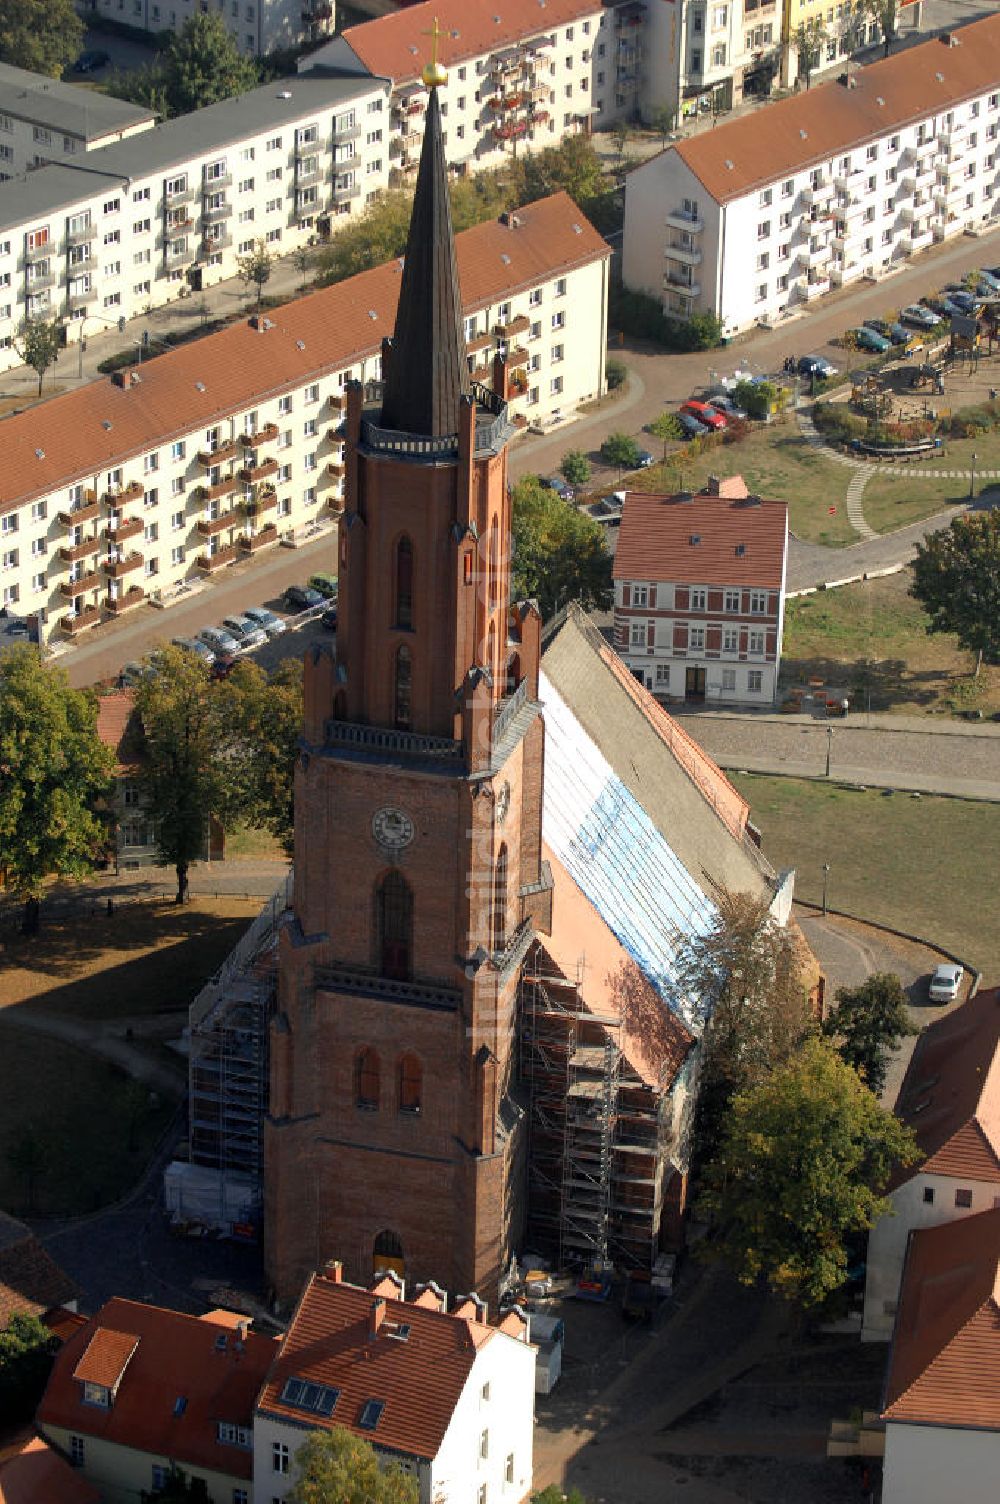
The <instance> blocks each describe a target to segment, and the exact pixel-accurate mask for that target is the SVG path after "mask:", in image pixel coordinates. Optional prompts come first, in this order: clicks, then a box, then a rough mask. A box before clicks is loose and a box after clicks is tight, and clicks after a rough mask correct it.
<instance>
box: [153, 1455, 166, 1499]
mask: <svg viewBox="0 0 1000 1504" xmlns="http://www.w3.org/2000/svg"><path fill="white" fill-rule="evenodd" d="M169 1476H170V1469H169V1467H167V1465H166V1463H164V1462H154V1463H153V1491H154V1493H158V1492H159V1491H160V1489H163V1488H166V1486H167V1480H168V1479H169Z"/></svg>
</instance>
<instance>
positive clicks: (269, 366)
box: [0, 194, 610, 640]
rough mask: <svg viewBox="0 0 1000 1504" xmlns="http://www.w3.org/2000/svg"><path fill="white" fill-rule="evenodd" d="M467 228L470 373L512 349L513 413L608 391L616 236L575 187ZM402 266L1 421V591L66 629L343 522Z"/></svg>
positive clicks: (464, 260)
mask: <svg viewBox="0 0 1000 1504" xmlns="http://www.w3.org/2000/svg"><path fill="white" fill-rule="evenodd" d="M456 240H457V255H458V266H459V275H460V279H461V282H462V287H463V293H464V303H465V324H466V331H467V339H468V342H469V354H468V360H469V368H470V372H471V374H472V376H473V377H474V378H475V379H477V380H484V381H487V382H488V381H489V379H490V373H491V369H492V361H493V358H494V355H495V354H496V353H503V354H505V356H506V359H507V364H508V367H509V369H510V373H511V380H512V383H513V386H514V390H513V391H512V394H511V398H510V406H511V412H512V414H513V416H514V422H515V423H516V425H517V426H518V427H520V428H524V427H526V426H528V424H529V423H531V424H539V425H543V426H544V425H545V424H546V423H547V422H548V421H550V420H552V419H554V418H556V417H559V416H564V415H566V414H567V413H569V412H571V411H572V410H573V409H574V408H575V407H576V406H577V405H578V404H579V403H581V402H583V401H587V400H589V399H590V398H592V397H596V396H598V395H599V394H600V393H601V392H602V391H603V389H604V358H605V348H606V343H607V290H608V276H609V259H610V251H609V248H608V247H607V245H606V244H605V242H604V240H603V239H602V237H601V236H599V235H598V234H597V232H596V231H595V230H594V229H593V227H592V226H591V225H590V224H589V223H588V222H587V220H585V219H584V218H583V216H582V215H581V214H580V212H579V210H578V209H577V208H576V206H575V205H574V204H573V202H572V200H571V199H569V198H568V197H567V196H566V195H565V194H555V195H553V197H552V198H549V199H542V200H539V201H538V202H537V203H535V204H529V205H527V206H526V207H525V208H524V209H522V210H520V211H519V212H518V214H517V216H515V217H514V218H513V222H511V221H510V220H508V221H507V222H500V221H492V222H490V223H488V224H484V225H479V226H476V227H475V228H474V229H471V230H467V231H465V232H463V233H462V234H461V235H459V236H458V237H457V238H456ZM399 279H400V263H399V262H398V261H394V262H391V263H389V264H388V265H386V266H382V267H378V268H376V269H375V270H373V271H370V272H364V273H362V274H361V275H360V276H358V277H354V278H351V279H350V280H349V281H346V282H342V283H339V284H337V285H336V286H334V287H330V288H326V289H323V290H322V291H320V292H315V293H311V294H309V295H307V296H306V297H304V298H300V299H297V300H296V301H294V302H293V303H289V304H286V305H285V306H284V307H282V308H280V309H276V310H274V311H273V312H272V313H271V314H270V315H268V316H267V317H266V318H261V319H259V320H258V319H256V318H254V319H250V320H248V321H247V322H245V323H241V324H238V325H233V326H230V327H229V328H228V329H224V330H222V331H220V332H219V333H217V334H213V335H209V336H207V337H206V338H205V339H203V340H200V341H197V342H194V343H192V344H188V345H185V346H183V347H181V348H180V349H178V350H176V351H172V352H171V353H169V354H167V355H163V356H160V357H158V358H155V359H153V360H150V361H147V362H144V363H143V364H142V365H141V367H139V368H137V369H134V370H132V371H130V372H128V373H122V374H119V375H117V376H115V377H112V378H107V379H104V380H102V381H98V382H94V383H90V384H88V385H85V386H83V387H81V388H79V389H78V390H76V391H74V392H69V393H66V394H65V395H63V396H60V397H56V398H53V399H52V400H51V401H49V402H47V403H44V404H42V405H41V406H38V407H35V408H31V409H28V410H27V411H25V412H23V413H20V414H16V415H13V416H11V417H9V418H7V419H5V420H4V436H5V439H6V446H5V453H6V455H7V457H8V461H7V463H6V465H5V471H4V481H3V487H2V500H0V605H2V606H4V607H6V608H7V609H8V610H9V611H11V612H13V613H16V614H19V615H22V616H35V617H36V618H39V619H40V621H41V622H42V636H43V637H44V639H45V640H48V639H49V638H50V637H51V636H52V635H53V633H55V634H61V635H63V636H69V637H71V638H73V637H76V636H77V635H78V634H79V633H80V632H82V631H85V630H86V629H87V628H89V627H91V626H95V625H97V624H98V623H99V622H101V621H103V620H107V619H109V618H113V617H118V616H119V615H121V614H122V613H123V612H126V611H128V610H131V609H134V608H136V607H141V606H142V605H144V604H145V603H146V602H147V601H149V600H151V599H152V600H154V601H156V600H159V601H163V600H166V599H169V598H170V596H171V594H172V592H173V591H175V590H176V588H177V586H179V585H180V584H182V583H183V582H184V581H185V580H189V579H205V578H211V577H212V576H214V575H216V574H217V573H218V572H219V571H220V570H222V569H224V568H225V567H226V566H228V565H230V564H233V563H236V562H237V561H241V560H244V561H245V560H252V559H253V558H254V557H255V556H256V555H257V553H258V552H260V551H261V550H263V549H266V548H268V547H270V546H274V545H276V544H277V543H279V541H281V539H282V538H289V537H291V538H294V537H296V536H299V535H301V534H302V533H303V532H305V531H307V530H309V529H312V528H315V526H316V525H317V523H318V522H320V521H321V520H323V519H324V518H325V519H328V520H330V521H332V514H336V513H338V512H339V511H340V509H341V507H342V504H343V501H342V498H343V474H344V454H343V435H342V432H341V427H340V425H341V422H342V413H343V409H344V406H345V396H344V394H345V388H346V387H347V385H348V383H349V382H351V381H360V382H362V383H363V384H367V383H369V382H371V381H376V380H378V379H379V377H380V375H381V344H382V340H383V339H384V338H386V337H389V336H391V334H392V331H393V325H394V320H395V309H396V299H397V297H398V290H399ZM258 325H259V327H257V326H258Z"/></svg>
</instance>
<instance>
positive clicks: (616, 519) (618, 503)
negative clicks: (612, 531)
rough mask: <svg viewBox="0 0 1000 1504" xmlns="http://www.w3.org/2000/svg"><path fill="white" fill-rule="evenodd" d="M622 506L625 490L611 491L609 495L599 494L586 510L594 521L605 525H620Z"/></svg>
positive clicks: (623, 504)
mask: <svg viewBox="0 0 1000 1504" xmlns="http://www.w3.org/2000/svg"><path fill="white" fill-rule="evenodd" d="M624 506H625V492H624V491H612V492H611V494H610V495H609V496H599V497H598V498H597V500H596V501H594V502H591V504H590V506H589V507H588V508H587V511H588V512H589V513H590V515H591V517H593V519H594V521H595V522H601V523H603V524H604V526H605V527H620V526H621V520H622V509H623V508H624Z"/></svg>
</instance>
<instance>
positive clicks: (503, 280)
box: [0, 18, 611, 512]
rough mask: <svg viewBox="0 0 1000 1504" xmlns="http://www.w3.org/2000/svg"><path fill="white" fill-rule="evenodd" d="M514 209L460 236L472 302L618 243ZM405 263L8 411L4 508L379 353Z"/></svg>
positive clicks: (574, 219) (553, 210)
mask: <svg viewBox="0 0 1000 1504" xmlns="http://www.w3.org/2000/svg"><path fill="white" fill-rule="evenodd" d="M387 19H391V18H387ZM516 219H517V224H516V225H505V224H501V223H500V221H499V220H490V221H489V222H487V223H486V224H481V225H476V226H474V227H473V228H472V229H471V230H464V231H462V233H461V234H460V235H457V236H456V238H455V239H456V251H457V256H458V272H459V280H460V282H461V287H462V301H463V305H464V308H465V311H466V312H467V313H472V312H475V311H477V310H478V309H481V308H484V307H486V306H492V305H494V304H496V303H497V302H499V301H502V300H503V299H505V298H508V297H510V296H512V295H513V294H514V293H516V292H518V291H522V290H524V289H525V288H530V287H535V286H537V285H538V283H540V282H542V281H544V280H546V279H547V278H549V277H552V276H555V275H557V274H558V273H559V272H564V271H571V270H573V268H575V267H578V266H585V265H587V264H588V263H589V262H592V261H595V260H600V259H604V258H606V257H608V256H610V254H611V250H610V247H609V246H608V245H607V244H606V242H605V241H604V239H603V238H602V237H601V236H600V235H598V233H597V231H596V230H595V229H594V227H593V225H592V224H590V222H589V221H588V220H587V219H586V218H585V217H584V215H583V214H581V212H580V210H579V209H578V208H577V207H576V205H575V204H574V202H573V200H572V199H571V198H570V197H569V196H568V194H565V193H554V194H552V195H551V197H549V198H544V199H538V200H537V201H536V202H535V203H533V204H527V205H526V206H525V207H524V208H521V209H518V211H517V215H516ZM401 266H402V263H401V261H399V260H397V261H390V262H388V263H387V264H386V265H384V266H379V267H376V268H374V270H372V271H369V272H362V273H360V274H359V275H358V276H356V277H351V278H349V279H348V280H347V281H346V282H339V283H337V284H336V285H335V286H333V287H325V288H322V289H321V290H320V291H318V292H313V293H308V294H307V295H306V296H305V297H303V298H296V299H295V301H294V302H291V303H286V304H285V305H284V306H283V307H281V308H276V309H272V310H271V311H270V312H269V313H268V315H267V317H268V319H269V320H270V322H271V325H272V327H271V328H270V329H267V330H265V331H264V332H263V333H261V332H258V331H257V330H256V329H254V328H252V327H251V325H250V323H249V321H247V322H242V323H239V324H233V325H230V327H229V328H227V329H222V330H220V331H219V332H218V333H217V334H211V335H208V336H206V338H205V339H201V340H196V341H194V342H192V343H191V344H188V345H184V346H182V347H181V348H180V349H178V350H173V351H170V352H169V353H168V354H166V355H160V356H158V357H157V358H156V359H154V360H150V361H147V362H144V363H143V366H142V371H141V373H139V374H140V376H141V380H140V383H139V384H138V385H137V386H131V387H128V388H125V387H120V386H117V385H115V384H114V382H112V381H111V379H110V378H109V379H107V380H102V381H95V382H88V383H87V385H85V386H82V387H79V388H78V389H77V390H76V391H73V392H66V393H64V394H63V395H62V396H59V397H54V398H52V399H51V400H50V401H49V402H44V403H41V404H39V405H38V406H36V407H32V408H29V409H28V410H27V411H25V412H22V413H18V414H15V415H13V416H12V417H9V418H5V419H4V420H3V438H4V464H3V470H2V473H0V512H4V511H10V510H11V508H12V507H13V506H16V505H19V504H20V503H22V502H23V501H25V500H27V499H28V498H30V497H32V496H40V495H47V494H49V493H50V492H52V491H54V490H56V489H57V488H58V487H60V486H63V485H69V484H70V483H71V482H75V481H80V480H86V481H87V483H88V484H92V483H93V478H94V476H95V475H96V474H99V473H100V472H101V471H103V470H105V469H107V468H108V467H109V466H111V465H116V466H117V465H120V464H122V463H123V461H125V460H127V459H128V458H129V456H130V455H137V454H144V453H145V452H146V450H148V449H150V448H153V447H154V446H156V445H157V444H164V443H167V442H169V441H170V440H171V439H172V438H176V437H178V436H179V435H182V434H186V433H190V432H191V431H192V430H195V429H197V428H199V427H200V426H201V425H205V427H209V426H211V425H212V424H213V423H215V422H217V421H218V420H219V419H220V418H221V417H224V416H225V415H226V414H228V413H233V412H236V413H239V412H241V411H243V410H245V409H246V408H249V407H252V406H254V405H256V404H257V403H258V402H261V401H264V400H265V399H267V398H268V397H272V396H275V395H277V394H278V393H280V392H284V391H287V390H290V389H292V388H295V387H298V386H301V385H302V384H303V383H305V382H306V381H307V380H308V379H309V378H310V376H317V377H318V376H321V375H322V374H323V373H324V372H330V371H340V370H343V369H344V367H345V366H350V365H351V364H352V362H354V361H356V360H357V359H359V358H360V357H362V356H366V357H367V356H372V355H375V354H377V353H378V351H379V350H380V348H381V344H382V340H383V338H384V337H386V336H389V335H391V334H392V332H393V327H394V325H395V319H396V302H397V299H398V297H399V282H400V272H401Z"/></svg>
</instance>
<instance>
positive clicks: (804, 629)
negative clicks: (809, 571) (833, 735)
mask: <svg viewBox="0 0 1000 1504" xmlns="http://www.w3.org/2000/svg"><path fill="white" fill-rule="evenodd" d="M909 583H910V572H909V570H904V571H903V572H902V573H901V574H896V575H890V576H889V577H888V578H886V579H880V580H865V581H864V582H862V583H859V584H857V585H842V586H840V587H839V588H838V589H836V590H820V591H817V592H816V594H815V595H804V596H800V597H798V598H797V599H795V600H791V601H789V603H788V609H787V614H786V617H785V623H786V625H785V643H784V650H783V653H782V664H781V682H782V684H784V685H792V684H804V683H806V682H808V680H809V679H811V678H822V679H825V680H827V681H828V682H832V683H837V684H841V683H844V682H845V681H846V683H847V685H848V687H849V690H850V693H851V695H852V697H853V699H854V702H855V705H856V707H857V708H859V709H862V708H865V707H866V706H867V704H868V696H869V693H870V695H871V709H872V710H893V711H904V712H927V711H930V712H941V711H946V712H948V711H951V712H954V711H962V710H971V709H980V710H982V711H983V713H984V715H988V714H991V713H993V712H995V711H998V710H1000V667H996V666H994V667H990V666H989V665H986V666H984V667H983V669H982V670H981V672H980V674H979V677H978V679H976V678H974V677H973V675H972V666H973V665H972V657H971V655H970V654H969V653H967V652H965V650H964V649H962V648H960V647H959V646H958V642H957V640H956V639H955V638H954V637H952V636H951V635H949V634H946V633H935V634H934V635H933V636H930V635H928V633H927V632H925V630H924V623H925V622H926V619H927V618H926V616H925V615H924V611H923V608H922V607H921V606H920V604H919V602H917V601H915V600H914V599H913V598H912V596H910V595H909V594H908V589H909ZM845 664H846V665H847V666H848V667H847V672H846V674H845V672H844V667H843V665H845Z"/></svg>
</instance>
